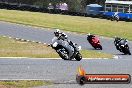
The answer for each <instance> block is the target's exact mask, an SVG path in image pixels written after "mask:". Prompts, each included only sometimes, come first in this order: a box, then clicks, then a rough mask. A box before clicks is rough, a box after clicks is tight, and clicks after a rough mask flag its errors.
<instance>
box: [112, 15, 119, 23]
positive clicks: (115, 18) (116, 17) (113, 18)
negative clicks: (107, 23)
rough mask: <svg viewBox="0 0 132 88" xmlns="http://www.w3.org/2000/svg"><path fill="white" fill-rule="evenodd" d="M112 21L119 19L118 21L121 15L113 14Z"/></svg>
mask: <svg viewBox="0 0 132 88" xmlns="http://www.w3.org/2000/svg"><path fill="white" fill-rule="evenodd" d="M111 21H117V22H118V21H119V16H118V15H116V16H114V15H113V16H112V17H111Z"/></svg>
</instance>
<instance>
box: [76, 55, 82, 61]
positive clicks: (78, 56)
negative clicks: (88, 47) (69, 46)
mask: <svg viewBox="0 0 132 88" xmlns="http://www.w3.org/2000/svg"><path fill="white" fill-rule="evenodd" d="M75 59H76V60H77V61H80V60H81V59H82V55H81V54H80V53H77V55H76V57H75Z"/></svg>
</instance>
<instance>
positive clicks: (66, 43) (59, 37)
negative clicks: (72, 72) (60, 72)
mask: <svg viewBox="0 0 132 88" xmlns="http://www.w3.org/2000/svg"><path fill="white" fill-rule="evenodd" d="M54 34H55V38H53V40H55V41H57V42H58V43H59V44H60V45H62V46H63V47H64V48H66V49H67V50H68V57H69V59H73V55H74V50H75V49H74V45H73V43H72V42H71V41H70V40H69V39H68V36H67V35H66V34H65V33H64V32H60V30H59V29H56V31H55V32H54ZM53 40H52V41H53ZM71 46H72V47H71ZM72 48H73V49H74V50H73V49H72Z"/></svg>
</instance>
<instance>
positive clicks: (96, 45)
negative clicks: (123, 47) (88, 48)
mask: <svg viewBox="0 0 132 88" xmlns="http://www.w3.org/2000/svg"><path fill="white" fill-rule="evenodd" d="M87 40H88V42H89V43H90V44H91V45H92V46H93V47H94V48H95V49H100V50H102V49H103V48H102V46H101V44H100V41H99V38H98V37H96V36H94V35H87Z"/></svg>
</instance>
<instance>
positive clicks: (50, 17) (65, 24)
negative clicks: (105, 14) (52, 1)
mask: <svg viewBox="0 0 132 88" xmlns="http://www.w3.org/2000/svg"><path fill="white" fill-rule="evenodd" d="M0 20H2V21H9V22H15V23H20V24H27V25H33V26H39V27H44V28H60V29H61V30H65V31H71V32H78V33H85V34H86V33H89V32H90V33H93V34H97V35H101V36H108V37H114V36H120V37H124V38H128V39H129V40H132V23H130V22H124V21H119V22H116V21H110V20H106V19H98V18H90V17H79V16H68V15H58V14H48V13H38V12H28V11H15V10H0Z"/></svg>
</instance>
